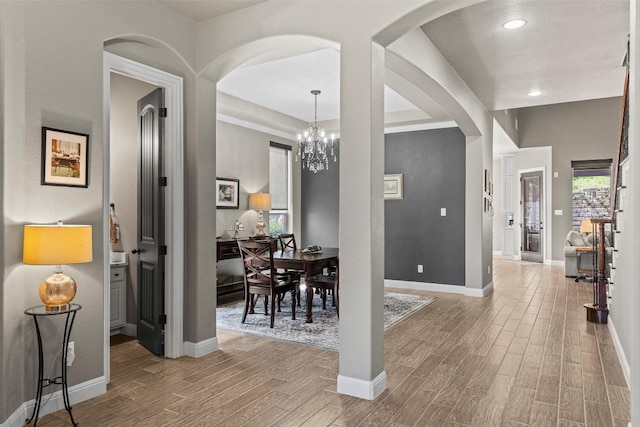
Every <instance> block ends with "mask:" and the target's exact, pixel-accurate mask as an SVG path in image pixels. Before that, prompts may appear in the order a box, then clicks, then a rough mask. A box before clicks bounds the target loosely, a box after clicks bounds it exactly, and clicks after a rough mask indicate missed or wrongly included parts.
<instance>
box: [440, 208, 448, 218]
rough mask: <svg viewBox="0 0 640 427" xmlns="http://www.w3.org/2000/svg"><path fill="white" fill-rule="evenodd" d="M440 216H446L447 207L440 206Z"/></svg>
mask: <svg viewBox="0 0 640 427" xmlns="http://www.w3.org/2000/svg"><path fill="white" fill-rule="evenodd" d="M440 216H447V208H440Z"/></svg>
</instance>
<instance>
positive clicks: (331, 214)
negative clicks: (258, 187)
mask: <svg viewBox="0 0 640 427" xmlns="http://www.w3.org/2000/svg"><path fill="white" fill-rule="evenodd" d="M334 150H335V152H336V154H337V156H338V160H337V161H336V162H335V163H333V162H332V161H329V169H328V170H323V171H320V172H318V173H313V172H311V171H309V170H308V169H303V170H302V172H301V188H302V194H301V195H300V199H301V202H300V206H301V216H302V221H301V224H300V227H301V236H300V241H299V242H298V246H300V247H301V248H303V247H306V246H309V245H320V246H323V247H333V248H337V247H338V246H339V244H338V237H339V230H338V222H339V221H338V214H339V205H340V141H339V140H338V142H337V143H336V144H335V147H334ZM294 155H295V154H294ZM293 167H294V168H297V169H301V168H302V165H301V163H300V162H294V164H293Z"/></svg>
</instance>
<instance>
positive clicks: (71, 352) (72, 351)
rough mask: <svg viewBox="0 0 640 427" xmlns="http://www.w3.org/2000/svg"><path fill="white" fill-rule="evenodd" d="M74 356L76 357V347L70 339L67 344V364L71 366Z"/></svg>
mask: <svg viewBox="0 0 640 427" xmlns="http://www.w3.org/2000/svg"><path fill="white" fill-rule="evenodd" d="M75 358H76V347H75V343H74V342H73V341H71V342H70V343H69V344H67V366H71V365H72V364H73V360H74V359H75Z"/></svg>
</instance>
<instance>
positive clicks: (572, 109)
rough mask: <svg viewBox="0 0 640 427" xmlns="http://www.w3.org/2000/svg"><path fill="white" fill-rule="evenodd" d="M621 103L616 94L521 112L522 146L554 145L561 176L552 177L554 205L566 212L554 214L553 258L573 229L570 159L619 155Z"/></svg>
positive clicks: (560, 256)
mask: <svg viewBox="0 0 640 427" xmlns="http://www.w3.org/2000/svg"><path fill="white" fill-rule="evenodd" d="M621 87H622V82H621ZM621 103H622V98H618V97H616V98H605V99H597V100H591V101H582V102H571V103H566V104H555V105H546V106H541V107H533V108H524V109H521V110H519V111H518V119H519V130H520V147H521V148H528V147H543V146H552V147H553V150H552V166H551V167H552V169H553V172H557V173H558V177H557V178H555V177H554V178H552V199H551V203H552V206H551V208H552V210H559V209H561V210H562V211H563V215H554V216H553V217H552V221H553V224H552V226H553V235H552V257H551V258H552V259H554V260H562V259H563V242H564V239H565V237H566V235H567V232H568V231H569V230H570V229H571V194H572V189H571V160H591V159H609V158H613V159H615V158H616V155H617V147H618V137H619V136H618V134H619V132H620V129H619V128H620V109H621ZM552 176H553V174H552ZM547 200H548V199H547Z"/></svg>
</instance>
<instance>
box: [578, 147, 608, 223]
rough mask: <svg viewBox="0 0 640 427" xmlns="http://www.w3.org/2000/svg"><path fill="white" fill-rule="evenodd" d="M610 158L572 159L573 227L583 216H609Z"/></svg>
mask: <svg viewBox="0 0 640 427" xmlns="http://www.w3.org/2000/svg"><path fill="white" fill-rule="evenodd" d="M612 162H613V161H612V160H611V159H604V160H582V161H572V162H571V169H572V171H573V179H572V184H573V191H572V193H573V205H572V220H573V228H574V229H576V230H579V229H580V221H582V219H583V218H608V217H610V216H611V164H612Z"/></svg>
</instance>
